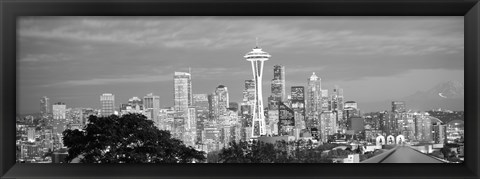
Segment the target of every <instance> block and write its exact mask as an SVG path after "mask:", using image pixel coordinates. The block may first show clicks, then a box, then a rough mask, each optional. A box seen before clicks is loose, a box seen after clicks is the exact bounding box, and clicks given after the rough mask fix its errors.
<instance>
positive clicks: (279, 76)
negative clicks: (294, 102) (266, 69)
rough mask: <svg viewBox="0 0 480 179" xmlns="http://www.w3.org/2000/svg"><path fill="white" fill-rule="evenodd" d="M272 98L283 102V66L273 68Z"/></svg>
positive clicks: (284, 96)
mask: <svg viewBox="0 0 480 179" xmlns="http://www.w3.org/2000/svg"><path fill="white" fill-rule="evenodd" d="M271 89H272V97H274V98H277V99H279V100H280V101H285V98H286V95H285V66H280V65H275V66H273V79H272V88H271Z"/></svg>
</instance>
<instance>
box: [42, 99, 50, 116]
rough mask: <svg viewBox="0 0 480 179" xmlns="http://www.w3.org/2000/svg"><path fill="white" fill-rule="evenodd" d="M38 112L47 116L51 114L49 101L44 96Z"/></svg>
mask: <svg viewBox="0 0 480 179" xmlns="http://www.w3.org/2000/svg"><path fill="white" fill-rule="evenodd" d="M40 112H41V113H42V114H48V113H51V112H52V111H51V110H50V99H49V98H47V97H46V96H44V97H42V98H41V99H40Z"/></svg>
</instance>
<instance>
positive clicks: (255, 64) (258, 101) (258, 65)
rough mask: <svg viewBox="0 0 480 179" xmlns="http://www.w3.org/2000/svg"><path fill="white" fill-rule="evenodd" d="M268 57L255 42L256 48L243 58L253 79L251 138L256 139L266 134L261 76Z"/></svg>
mask: <svg viewBox="0 0 480 179" xmlns="http://www.w3.org/2000/svg"><path fill="white" fill-rule="evenodd" d="M257 41H258V39H257ZM270 57H271V55H270V54H268V53H267V52H264V51H262V49H261V48H259V47H258V42H257V46H256V47H255V48H253V49H252V51H250V52H248V53H247V54H246V55H245V56H244V58H245V59H246V60H247V61H250V62H251V64H252V72H253V79H254V81H255V101H254V106H253V120H252V138H256V137H259V136H261V135H265V134H266V128H265V113H264V111H263V96H262V74H263V64H264V62H265V61H267V60H268V59H269V58H270Z"/></svg>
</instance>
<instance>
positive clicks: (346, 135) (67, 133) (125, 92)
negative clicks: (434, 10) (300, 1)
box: [15, 16, 468, 165]
mask: <svg viewBox="0 0 480 179" xmlns="http://www.w3.org/2000/svg"><path fill="white" fill-rule="evenodd" d="M17 25H18V26H17V37H16V38H17V41H16V44H17V48H16V50H17V51H16V57H17V62H16V63H17V78H16V79H17V82H16V83H17V88H16V89H17V93H16V94H17V96H16V102H17V103H16V105H17V106H16V119H15V120H16V162H17V163H64V164H67V163H195V164H191V165H201V164H203V163H451V164H452V165H455V164H454V163H464V138H465V135H464V121H465V119H464V77H465V75H464V74H465V70H464V17H463V16H317V17H311V16H22V17H19V18H18V19H17ZM467 66H468V65H467ZM467 145H468V144H467ZM467 157H468V156H467Z"/></svg>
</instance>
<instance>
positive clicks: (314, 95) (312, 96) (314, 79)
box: [306, 72, 322, 127]
mask: <svg viewBox="0 0 480 179" xmlns="http://www.w3.org/2000/svg"><path fill="white" fill-rule="evenodd" d="M321 87H322V86H321V79H320V78H319V77H318V76H317V75H315V72H313V74H312V76H310V78H308V86H307V100H306V113H307V116H308V121H307V125H308V126H309V127H313V126H312V125H313V124H314V122H318V115H319V114H320V112H321V110H322V89H321Z"/></svg>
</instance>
